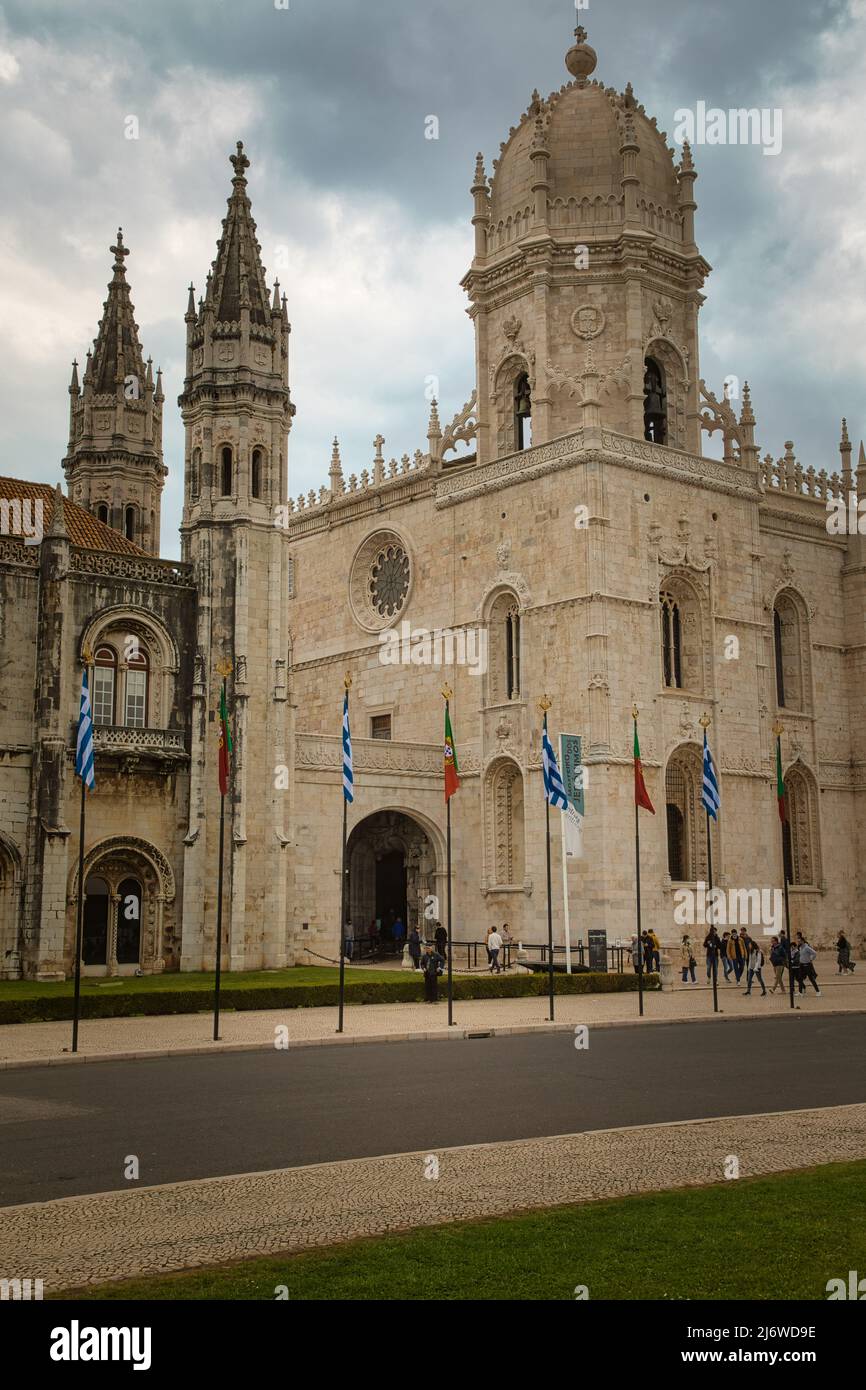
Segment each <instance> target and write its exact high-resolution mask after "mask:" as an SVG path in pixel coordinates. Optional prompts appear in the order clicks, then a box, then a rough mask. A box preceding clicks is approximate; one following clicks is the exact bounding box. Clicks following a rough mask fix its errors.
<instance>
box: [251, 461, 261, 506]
mask: <svg viewBox="0 0 866 1390" xmlns="http://www.w3.org/2000/svg"><path fill="white" fill-rule="evenodd" d="M250 493H251V495H252V496H253V497H261V495H262V451H261V449H253V457H252V460H251V463H250Z"/></svg>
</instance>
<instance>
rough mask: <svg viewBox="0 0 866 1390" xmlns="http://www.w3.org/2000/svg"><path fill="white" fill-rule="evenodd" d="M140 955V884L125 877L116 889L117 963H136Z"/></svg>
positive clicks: (133, 879) (136, 880)
mask: <svg viewBox="0 0 866 1390" xmlns="http://www.w3.org/2000/svg"><path fill="white" fill-rule="evenodd" d="M140 956H141V884H140V883H139V882H138V879H135V878H125V879H124V880H123V882H122V883H121V884H120V885H119V886H118V889H117V963H118V965H138V963H139V958H140Z"/></svg>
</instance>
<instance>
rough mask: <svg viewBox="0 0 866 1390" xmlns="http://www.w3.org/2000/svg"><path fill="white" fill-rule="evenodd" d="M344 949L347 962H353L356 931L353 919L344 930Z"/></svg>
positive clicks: (349, 920)
mask: <svg viewBox="0 0 866 1390" xmlns="http://www.w3.org/2000/svg"><path fill="white" fill-rule="evenodd" d="M343 948H344V955H345V957H346V960H351V959H352V952H353V951H354V949H355V931H354V928H353V926H352V919H351V917H350V918H349V919H348V921H347V922H346V925H345V927H344V928H343Z"/></svg>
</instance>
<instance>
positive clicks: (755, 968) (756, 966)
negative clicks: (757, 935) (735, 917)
mask: <svg viewBox="0 0 866 1390" xmlns="http://www.w3.org/2000/svg"><path fill="white" fill-rule="evenodd" d="M751 948H752V949H751V951H750V952H749V974H748V981H747V985H746V994H751V992H752V981H753V980H757V981H758V983H759V985H760V986H761V998H762V999H765V998H766V996H767V986H766V985H765V984H764V977H763V975H762V974H761V971H762V970H763V968H764V952H763V951H762V950H761V948H760V946H759V945H758V943H757V941H752V942H751Z"/></svg>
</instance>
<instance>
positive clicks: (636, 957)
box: [631, 936, 641, 975]
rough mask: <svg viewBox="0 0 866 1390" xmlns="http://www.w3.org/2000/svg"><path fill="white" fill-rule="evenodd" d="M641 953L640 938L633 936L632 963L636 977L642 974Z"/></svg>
mask: <svg viewBox="0 0 866 1390" xmlns="http://www.w3.org/2000/svg"><path fill="white" fill-rule="evenodd" d="M640 952H641V945H640V941H639V939H638V937H636V936H633V937H632V939H631V963H632V965H633V966H634V973H635V974H636V975H639V974H640Z"/></svg>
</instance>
